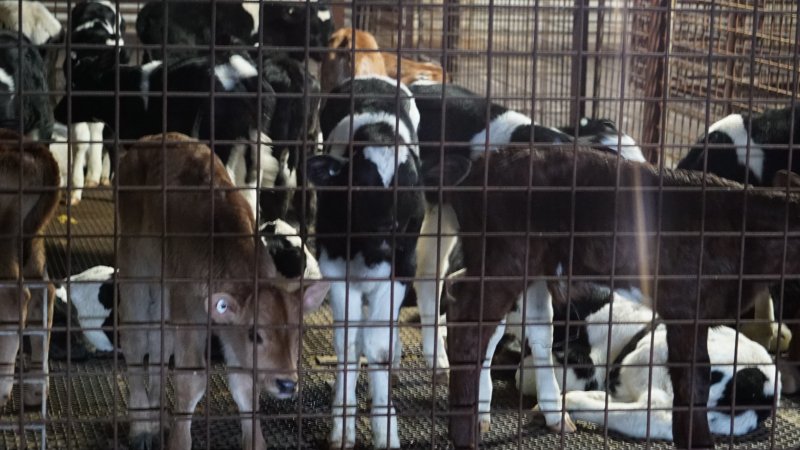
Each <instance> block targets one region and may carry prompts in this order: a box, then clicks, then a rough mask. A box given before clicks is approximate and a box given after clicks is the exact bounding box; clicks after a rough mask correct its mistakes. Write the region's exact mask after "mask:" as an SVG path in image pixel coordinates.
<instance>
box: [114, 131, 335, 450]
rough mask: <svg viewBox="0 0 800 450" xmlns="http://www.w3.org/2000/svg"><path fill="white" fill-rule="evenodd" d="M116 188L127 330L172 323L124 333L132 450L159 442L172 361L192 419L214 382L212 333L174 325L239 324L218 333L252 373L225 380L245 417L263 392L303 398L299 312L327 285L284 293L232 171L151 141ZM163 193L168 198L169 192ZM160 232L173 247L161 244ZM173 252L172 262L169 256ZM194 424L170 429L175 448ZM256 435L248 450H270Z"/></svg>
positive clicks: (172, 142)
mask: <svg viewBox="0 0 800 450" xmlns="http://www.w3.org/2000/svg"><path fill="white" fill-rule="evenodd" d="M162 139H163V140H165V141H166V144H165V145H167V151H166V152H163V151H162ZM118 183H119V190H120V193H119V223H120V236H121V237H120V243H119V264H120V267H119V279H120V280H121V281H123V283H121V284H120V287H119V289H120V304H119V317H120V323H121V324H123V325H128V326H131V325H140V326H141V325H145V324H151V325H152V324H156V325H157V324H159V323H162V324H163V323H164V322H165V323H166V324H168V325H167V326H165V327H163V328H161V330H164V333H162V332H160V331H159V329H151V330H147V329H145V330H142V329H132V328H122V329H121V330H120V343H121V346H122V351H123V353H124V355H125V361H126V364H127V367H128V380H129V388H130V396H129V401H128V408H129V414H130V416H131V419H132V423H131V428H130V439H131V443H132V447H134V448H151V447H150V446H151V445H152V444H153V442H152V441H153V439H156V440H157V431H158V430H157V427H158V416H157V415H154V412H156V411H158V408H159V403H160V399H161V396H162V392H161V384H160V380H161V376H160V374H159V371H160V370H161V369H162V367H163V365H165V364H166V362H167V361H168V360H169V358H170V356H172V355H174V358H175V368H176V370H178V371H179V372H178V373H175V374H174V378H175V402H174V412H175V413H176V414H189V415H190V416H191V414H192V412H193V411H194V409H195V407H196V405H197V403H198V402H199V401H200V399H201V398H202V396H203V393H204V392H205V389H206V374H205V373H203V372H202V371H201V369H203V368H204V367H205V357H204V353H205V346H206V342H207V335H206V329H205V328H204V327H201V328H177V327H173V325H181V324H182V325H192V324H193V325H203V326H205V324H206V323H207V322H208V320H209V318H208V315H210V316H211V317H210V319H211V322H212V323H214V324H225V325H234V326H233V327H225V328H217V329H215V331H214V332H215V334H216V335H217V336H218V337H219V338H220V340H221V342H222V346H223V351H224V354H225V359H226V362H227V364H228V366H230V367H232V368H237V369H244V370H243V371H242V370H239V371H231V372H229V374H228V385H229V386H230V388H231V391H232V394H233V398H234V401H235V402H236V404H237V405H238V407H239V410H240V411H241V412H242V413H245V414H253V412H254V411H255V410H256V409H257V407H258V404H257V402H256V403H255V404H254V403H253V389H254V385H253V383H254V382H255V383H257V390H258V391H264V392H266V393H268V394H270V395H273V396H276V397H278V398H288V397H291V396H292V395H293V394H294V393H295V392H296V390H297V354H298V351H299V345H300V336H299V326H300V322H301V320H302V312H303V311H309V310H312V309H314V308H316V307H317V306H318V305H319V304H320V303H321V301H322V299H323V298H324V296H325V294H326V292H327V289H328V285H327V283H323V282H316V283H308V284H306V287H305V289H304V290H302V291H300V290H294V292H289V291H287V290H286V288H285V287H284V286H283V285H284V284H285V283H286V280H284V279H280V278H278V274H277V271H276V269H275V264H274V262H273V260H272V258H271V257H270V256H269V253H268V249H267V248H266V247H264V246H263V245H262V244H261V243H260V242H259V240H258V239H256V236H257V233H258V229H257V228H256V224H255V222H254V220H253V212H252V211H251V209H250V206H249V205H248V203H247V201H246V200H245V199H244V197H243V196H242V195H241V193H239V191H237V190H234V189H232V188H233V187H234V185H233V183H232V182H231V181H230V179H229V178H228V174H227V172H226V171H225V168H224V167H223V165H222V163H221V162H220V161H219V160H218V159H217V158H216V157H214V155H213V154H212V153H211V151H210V150H209V149H208V147H206V146H204V145H201V144H199V143H197V142H196V141H193V140H191V139H189V138H188V137H186V136H183V135H180V134H176V133H168V134H165V135H158V136H149V137H145V138H143V139H142V141H141V143H139V144H137V145H135V146H134V147H133V148H131V150H130V151H129V152H128V153H127V154H126V155H125V156H124V157H123V158H122V161H120V173H119V182H118ZM164 184H165V185H166V186H168V187H167V193H166V196H164V194H163V193H162V192H161V189H162V188H163V186H164ZM143 187H149V188H150V190H142V189H143ZM169 187H173V188H175V190H173V189H169ZM209 189H212V190H211V191H209ZM164 202H166V203H164ZM209 227H212V228H213V229H210V228H209ZM209 232H211V233H212V235H211V238H210V239H209V238H208V233H209ZM161 233H167V235H168V237H165V238H158V237H154V236H155V235H158V234H161ZM161 236H164V235H163V234H161ZM164 249H166V251H168V253H167V254H166V255H162V254H161V252H162V251H163V250H164ZM160 277H165V278H168V279H184V280H189V279H190V280H192V281H190V282H182V283H169V284H165V285H163V286H162V285H159V284H158V283H157V282H156V281H154V280H158V279H160ZM144 280H146V281H144ZM209 280H210V281H211V284H209V283H208V281H209ZM254 280H257V286H258V289H257V290H255V291H254V288H255V286H254V283H253V281H254ZM162 292H163V293H164V295H165V297H164V298H163V301H164V303H163V305H162V297H161V295H162ZM209 302H210V305H209ZM201 305H205V306H204V307H201ZM162 310H163V313H164V315H163V316H162V315H161V312H162ZM162 321H163V322H162ZM162 339H163V342H162ZM162 348H163V350H164V353H162ZM254 357H255V358H256V359H255V361H254V359H253V358H254ZM186 369H192V370H193V371H192V370H189V371H187V370H186ZM256 370H258V375H257V379H256V380H253V378H252V374H254V373H256V372H255V371H256ZM148 375H149V377H148ZM146 378H149V388H148V387H146V385H145V381H146ZM190 425H191V422H190V421H189V420H187V421H178V422H177V423H174V424H173V426H172V429H171V431H170V434H169V443H168V448H175V449H177V448H190V447H191V434H190ZM253 426H254V424H253V422H252V419H249V418H245V419H243V420H242V432H243V433H242V439H243V446H244V448H246V449H251V448H258V449H265V448H266V444H265V442H264V440H263V437H262V436H261V433H258V432H255V431H254V430H253ZM253 438H255V441H253V440H252V439H253Z"/></svg>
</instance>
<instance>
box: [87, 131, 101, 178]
mask: <svg viewBox="0 0 800 450" xmlns="http://www.w3.org/2000/svg"><path fill="white" fill-rule="evenodd" d="M88 126H89V136H91V141H92V142H91V143H90V144H89V150H88V151H87V152H86V156H87V158H86V187H96V186H97V185H98V184H100V173H101V172H102V171H103V128H104V127H105V125H104V124H103V123H102V122H92V123H89V124H88Z"/></svg>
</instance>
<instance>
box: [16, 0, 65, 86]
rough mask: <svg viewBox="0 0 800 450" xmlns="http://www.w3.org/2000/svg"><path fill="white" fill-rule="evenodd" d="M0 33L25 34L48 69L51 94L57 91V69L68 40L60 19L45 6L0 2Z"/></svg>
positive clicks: (31, 3)
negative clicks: (60, 51)
mask: <svg viewBox="0 0 800 450" xmlns="http://www.w3.org/2000/svg"><path fill="white" fill-rule="evenodd" d="M20 7H22V10H21V11H20ZM20 19H21V20H22V21H21V23H20ZM0 29H3V30H8V31H12V32H15V33H20V32H21V33H22V34H24V35H25V37H27V38H28V39H29V40H30V41H31V42H32V43H33V45H36V46H38V47H39V53H40V54H41V55H42V60H43V61H44V66H45V68H46V69H47V81H48V82H47V86H48V88H49V89H50V90H51V91H54V90H56V87H57V82H56V73H57V70H56V66H57V64H58V56H59V50H60V47H61V45H60V44H61V43H62V41H63V39H64V28H63V27H62V26H61V22H59V21H58V19H57V18H56V16H55V15H53V13H51V12H50V11H49V10H48V9H47V7H46V6H44V4H42V3H41V2H37V1H18V0H3V1H0Z"/></svg>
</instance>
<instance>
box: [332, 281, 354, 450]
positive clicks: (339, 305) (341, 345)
mask: <svg viewBox="0 0 800 450" xmlns="http://www.w3.org/2000/svg"><path fill="white" fill-rule="evenodd" d="M330 300H331V309H332V312H333V321H334V326H335V328H334V330H333V347H334V350H335V351H336V358H337V361H338V364H339V365H338V367H337V370H336V383H335V384H334V394H333V407H332V413H333V426H332V427H331V434H330V437H329V440H328V443H329V444H330V447H331V448H332V449H334V448H335V449H338V448H353V447H354V446H355V443H356V418H355V415H356V407H357V403H356V380H357V378H358V369H359V366H358V360H359V356H360V353H359V348H358V335H359V333H361V329H360V328H359V327H358V326H351V324H356V325H359V324H360V323H361V318H362V308H361V302H362V298H361V291H359V290H358V289H354V286H353V285H352V282H351V283H350V285H349V286H348V284H347V283H344V282H335V283H331V290H330Z"/></svg>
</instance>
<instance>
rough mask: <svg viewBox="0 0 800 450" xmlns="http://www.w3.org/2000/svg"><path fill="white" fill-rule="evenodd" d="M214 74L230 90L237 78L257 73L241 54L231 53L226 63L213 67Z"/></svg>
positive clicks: (252, 75)
mask: <svg viewBox="0 0 800 450" xmlns="http://www.w3.org/2000/svg"><path fill="white" fill-rule="evenodd" d="M214 75H216V77H217V79H218V80H219V82H220V84H222V86H223V87H224V88H225V89H226V90H230V89H233V87H234V86H235V85H236V83H237V82H238V81H239V80H241V79H243V78H250V77H254V76H256V75H258V71H257V70H256V68H255V67H254V66H253V65H252V64H251V63H250V62H249V61H247V60H246V59H244V58H242V57H241V55H233V56H231V59H230V60H228V62H227V63H226V64H220V65H218V66H216V67H214Z"/></svg>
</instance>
